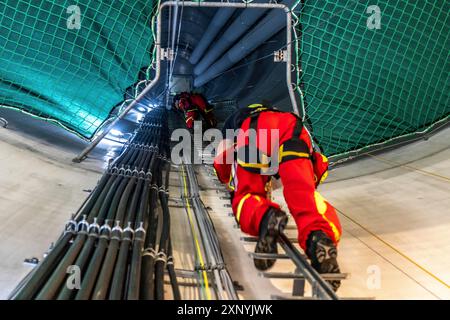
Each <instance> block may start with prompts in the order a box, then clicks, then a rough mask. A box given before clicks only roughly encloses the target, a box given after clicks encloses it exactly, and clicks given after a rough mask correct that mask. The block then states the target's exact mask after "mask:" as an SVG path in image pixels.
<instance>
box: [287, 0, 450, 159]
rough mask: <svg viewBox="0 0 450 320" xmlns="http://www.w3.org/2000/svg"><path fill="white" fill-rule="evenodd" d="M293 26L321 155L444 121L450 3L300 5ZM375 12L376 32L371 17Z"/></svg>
mask: <svg viewBox="0 0 450 320" xmlns="http://www.w3.org/2000/svg"><path fill="white" fill-rule="evenodd" d="M302 2H303V7H302V3H299V4H298V6H297V10H299V11H300V12H299V14H298V18H299V19H300V20H299V24H297V26H296V32H297V37H298V39H299V43H298V46H299V52H300V55H301V56H300V57H299V63H301V68H302V70H303V74H301V76H300V83H299V84H300V87H302V88H303V93H304V96H305V102H306V109H307V114H308V116H309V118H310V120H311V122H312V125H313V128H314V135H315V136H316V138H317V139H318V140H319V142H320V144H321V145H322V147H323V149H325V152H326V154H329V155H333V154H342V153H345V152H348V151H351V150H356V149H361V148H364V147H367V146H370V145H374V144H377V143H381V142H385V141H388V140H390V139H392V138H395V137H399V136H402V135H407V134H411V133H414V132H418V131H423V130H426V128H428V127H430V126H431V125H432V124H433V123H435V122H437V121H446V120H449V115H450V105H449V93H450V86H449V70H450V65H449V59H448V55H449V52H450V42H449V35H450V23H449V12H450V2H448V1H436V0H417V1H416V0H408V1H390V0H389V1H388V0H377V1H371V0H369V1H365V0H358V1H355V0H347V1H345V0H339V1H337V0H305V1H302ZM373 4H376V5H377V6H378V8H379V9H380V11H379V13H380V16H379V17H380V18H381V19H380V20H379V22H380V23H379V29H377V28H376V27H377V26H376V25H375V24H376V21H377V20H372V19H369V20H370V21H369V22H370V23H369V25H370V26H371V27H372V28H369V27H368V25H367V20H368V18H370V17H371V16H372V17H375V16H373V14H374V13H375V11H374V10H372V9H371V10H369V13H368V12H367V9H368V8H369V6H371V5H373Z"/></svg>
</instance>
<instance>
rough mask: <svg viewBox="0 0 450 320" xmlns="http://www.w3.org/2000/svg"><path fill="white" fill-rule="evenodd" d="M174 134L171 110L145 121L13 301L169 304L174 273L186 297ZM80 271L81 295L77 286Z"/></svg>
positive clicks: (159, 110) (156, 112)
mask: <svg viewBox="0 0 450 320" xmlns="http://www.w3.org/2000/svg"><path fill="white" fill-rule="evenodd" d="M168 132H169V130H168V121H167V111H166V110H165V108H155V109H153V110H152V111H150V112H149V113H148V114H147V115H146V116H145V118H144V119H143V120H142V122H141V124H140V126H139V128H138V129H137V130H136V131H135V133H134V135H133V136H132V137H131V138H130V140H129V141H128V142H127V143H126V144H125V145H124V148H123V150H122V152H121V154H120V156H118V157H117V158H116V159H115V161H113V162H112V163H111V164H110V165H109V167H108V169H107V170H106V171H105V173H104V174H103V176H102V178H101V179H100V181H99V182H98V184H97V186H96V188H95V189H94V190H93V191H92V192H91V194H90V195H89V197H88V199H87V200H86V201H85V203H84V204H83V205H82V207H81V208H80V210H79V211H78V213H77V214H76V215H75V216H73V217H72V219H71V220H70V221H69V222H68V223H67V224H66V226H65V230H64V232H63V234H62V235H61V236H60V238H59V239H58V240H57V241H56V243H55V245H54V247H53V248H52V249H51V251H50V252H49V253H48V255H47V256H46V257H45V258H44V260H43V261H42V262H41V263H40V264H39V265H38V266H36V268H35V269H34V270H33V271H32V272H31V273H30V274H29V275H28V276H27V277H26V278H25V279H24V280H23V281H22V283H21V284H20V285H19V286H18V287H17V288H16V290H15V291H14V292H13V293H12V295H11V299H17V300H18V299H61V300H67V299H75V300H85V299H95V300H104V299H111V300H119V299H164V275H165V273H166V272H167V273H168V274H169V278H170V283H171V287H172V294H173V297H174V299H180V298H181V297H180V290H179V287H178V283H177V279H176V275H175V269H174V266H173V258H172V256H171V255H172V246H171V242H170V212H169V206H168V186H169V184H168V182H169V175H170V166H171V165H170V161H169V159H168V157H169V155H170V145H169V136H168ZM158 226H160V227H161V230H159V229H158ZM74 270H78V273H79V275H80V278H81V279H80V281H79V282H80V286H79V288H77V286H76V282H74V283H73V285H70V284H71V283H72V281H75V280H74V278H73V275H75V274H76V272H73V271H74Z"/></svg>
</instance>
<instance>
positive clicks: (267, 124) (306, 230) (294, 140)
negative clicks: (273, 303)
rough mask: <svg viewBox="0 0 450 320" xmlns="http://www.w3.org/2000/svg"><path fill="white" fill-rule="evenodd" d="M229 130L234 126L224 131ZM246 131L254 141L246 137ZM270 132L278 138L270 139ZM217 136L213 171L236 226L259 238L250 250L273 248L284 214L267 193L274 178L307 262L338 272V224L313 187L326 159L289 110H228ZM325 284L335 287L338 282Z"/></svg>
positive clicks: (266, 264) (265, 265)
mask: <svg viewBox="0 0 450 320" xmlns="http://www.w3.org/2000/svg"><path fill="white" fill-rule="evenodd" d="M230 129H231V131H233V130H237V129H240V130H238V133H237V134H235V135H233V134H231V135H230ZM251 129H253V130H254V132H255V133H256V141H255V140H253V141H252V140H251V134H249V133H250V131H251ZM273 130H276V131H273ZM264 132H265V133H264ZM274 132H276V133H278V141H275V140H273V135H274V134H275V133H274ZM263 133H264V134H263ZM222 134H223V135H224V137H225V138H224V140H222V141H221V143H220V145H219V147H218V150H217V155H216V157H215V159H214V169H215V171H216V174H217V176H218V178H219V180H220V181H221V182H222V183H224V184H227V186H228V189H229V190H230V192H231V195H232V197H231V199H232V208H233V213H234V215H235V218H236V220H237V222H238V223H239V225H240V227H241V230H242V231H243V232H245V233H248V234H250V235H252V236H258V237H259V238H258V242H257V244H256V248H255V252H256V253H277V252H278V249H277V238H278V236H279V235H280V233H282V232H283V230H284V228H285V226H286V223H287V220H288V218H287V215H286V213H285V212H284V211H283V210H281V209H280V206H279V205H278V204H277V203H275V202H273V201H271V199H268V197H267V193H268V184H270V182H271V180H272V179H274V178H280V179H281V183H282V185H283V187H284V189H283V194H284V198H285V200H286V203H287V206H288V208H289V211H290V213H291V215H292V217H293V218H294V220H295V223H296V225H297V229H298V241H299V244H300V246H301V248H302V249H303V250H304V251H305V253H306V255H307V256H308V258H309V259H310V260H311V265H312V266H313V268H315V269H316V270H317V271H318V272H319V273H339V272H340V270H339V266H338V263H337V259H336V258H337V244H338V242H339V238H340V237H341V232H342V230H341V225H340V222H339V219H338V217H337V214H336V211H335V209H334V208H333V206H332V205H331V204H330V203H329V202H327V201H326V200H325V199H324V198H323V197H322V196H321V195H320V194H319V192H317V190H316V188H317V187H318V185H319V184H320V183H321V182H322V181H323V180H324V179H325V178H326V176H327V170H328V160H327V159H326V157H325V156H323V155H322V154H321V153H320V152H317V151H315V150H314V148H313V145H312V142H311V139H310V136H309V133H308V132H307V130H306V129H305V128H304V127H303V123H302V120H301V119H300V118H299V117H298V116H296V115H295V114H293V113H289V112H282V111H279V110H277V109H275V108H270V107H266V106H264V105H262V104H254V105H250V106H248V107H246V108H241V109H239V110H237V111H236V112H235V113H234V114H232V115H231V116H230V117H229V118H228V119H227V120H226V121H225V125H224V127H223V129H222ZM274 141H275V142H274ZM254 147H256V148H254ZM252 150H256V152H257V156H256V157H254V159H253V162H252V160H251V159H249V154H250V153H251V152H252ZM255 159H256V160H255ZM264 159H266V160H264ZM267 159H270V160H269V161H270V162H273V161H276V162H277V165H278V166H277V168H278V171H276V172H275V171H273V172H270V171H269V170H268V169H269V167H273V166H272V163H271V164H270V166H269V162H268V160H267ZM254 263H255V267H256V268H258V269H259V270H267V269H269V268H270V267H272V266H273V264H274V263H275V259H256V258H255V259H254ZM330 284H331V286H332V287H333V289H334V290H337V289H338V288H339V286H340V281H336V280H333V281H330Z"/></svg>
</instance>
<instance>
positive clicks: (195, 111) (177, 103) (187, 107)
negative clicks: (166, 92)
mask: <svg viewBox="0 0 450 320" xmlns="http://www.w3.org/2000/svg"><path fill="white" fill-rule="evenodd" d="M173 106H174V107H175V108H176V109H178V110H180V111H182V112H183V113H184V116H185V121H186V127H187V128H188V129H192V128H193V127H194V121H196V120H198V119H199V115H201V116H202V118H203V119H204V120H205V128H204V129H205V130H206V129H209V128H215V127H216V126H217V120H216V118H215V116H214V113H213V108H212V106H211V105H210V104H209V103H208V100H206V98H205V97H204V96H203V95H201V94H199V93H192V92H191V93H188V92H182V93H179V94H177V95H175V97H174V98H173Z"/></svg>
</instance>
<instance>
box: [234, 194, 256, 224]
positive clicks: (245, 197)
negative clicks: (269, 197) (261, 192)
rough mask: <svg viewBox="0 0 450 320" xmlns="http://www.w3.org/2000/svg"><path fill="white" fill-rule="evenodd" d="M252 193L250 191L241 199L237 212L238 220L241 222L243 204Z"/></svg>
mask: <svg viewBox="0 0 450 320" xmlns="http://www.w3.org/2000/svg"><path fill="white" fill-rule="evenodd" d="M251 196H252V195H251V194H250V193H247V194H246V195H245V196H244V197H243V198H242V199H241V201H239V204H238V207H237V212H236V220H237V221H238V222H239V221H240V220H241V210H242V206H243V205H244V202H245V200H247V199H248V198H250V197H251Z"/></svg>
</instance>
